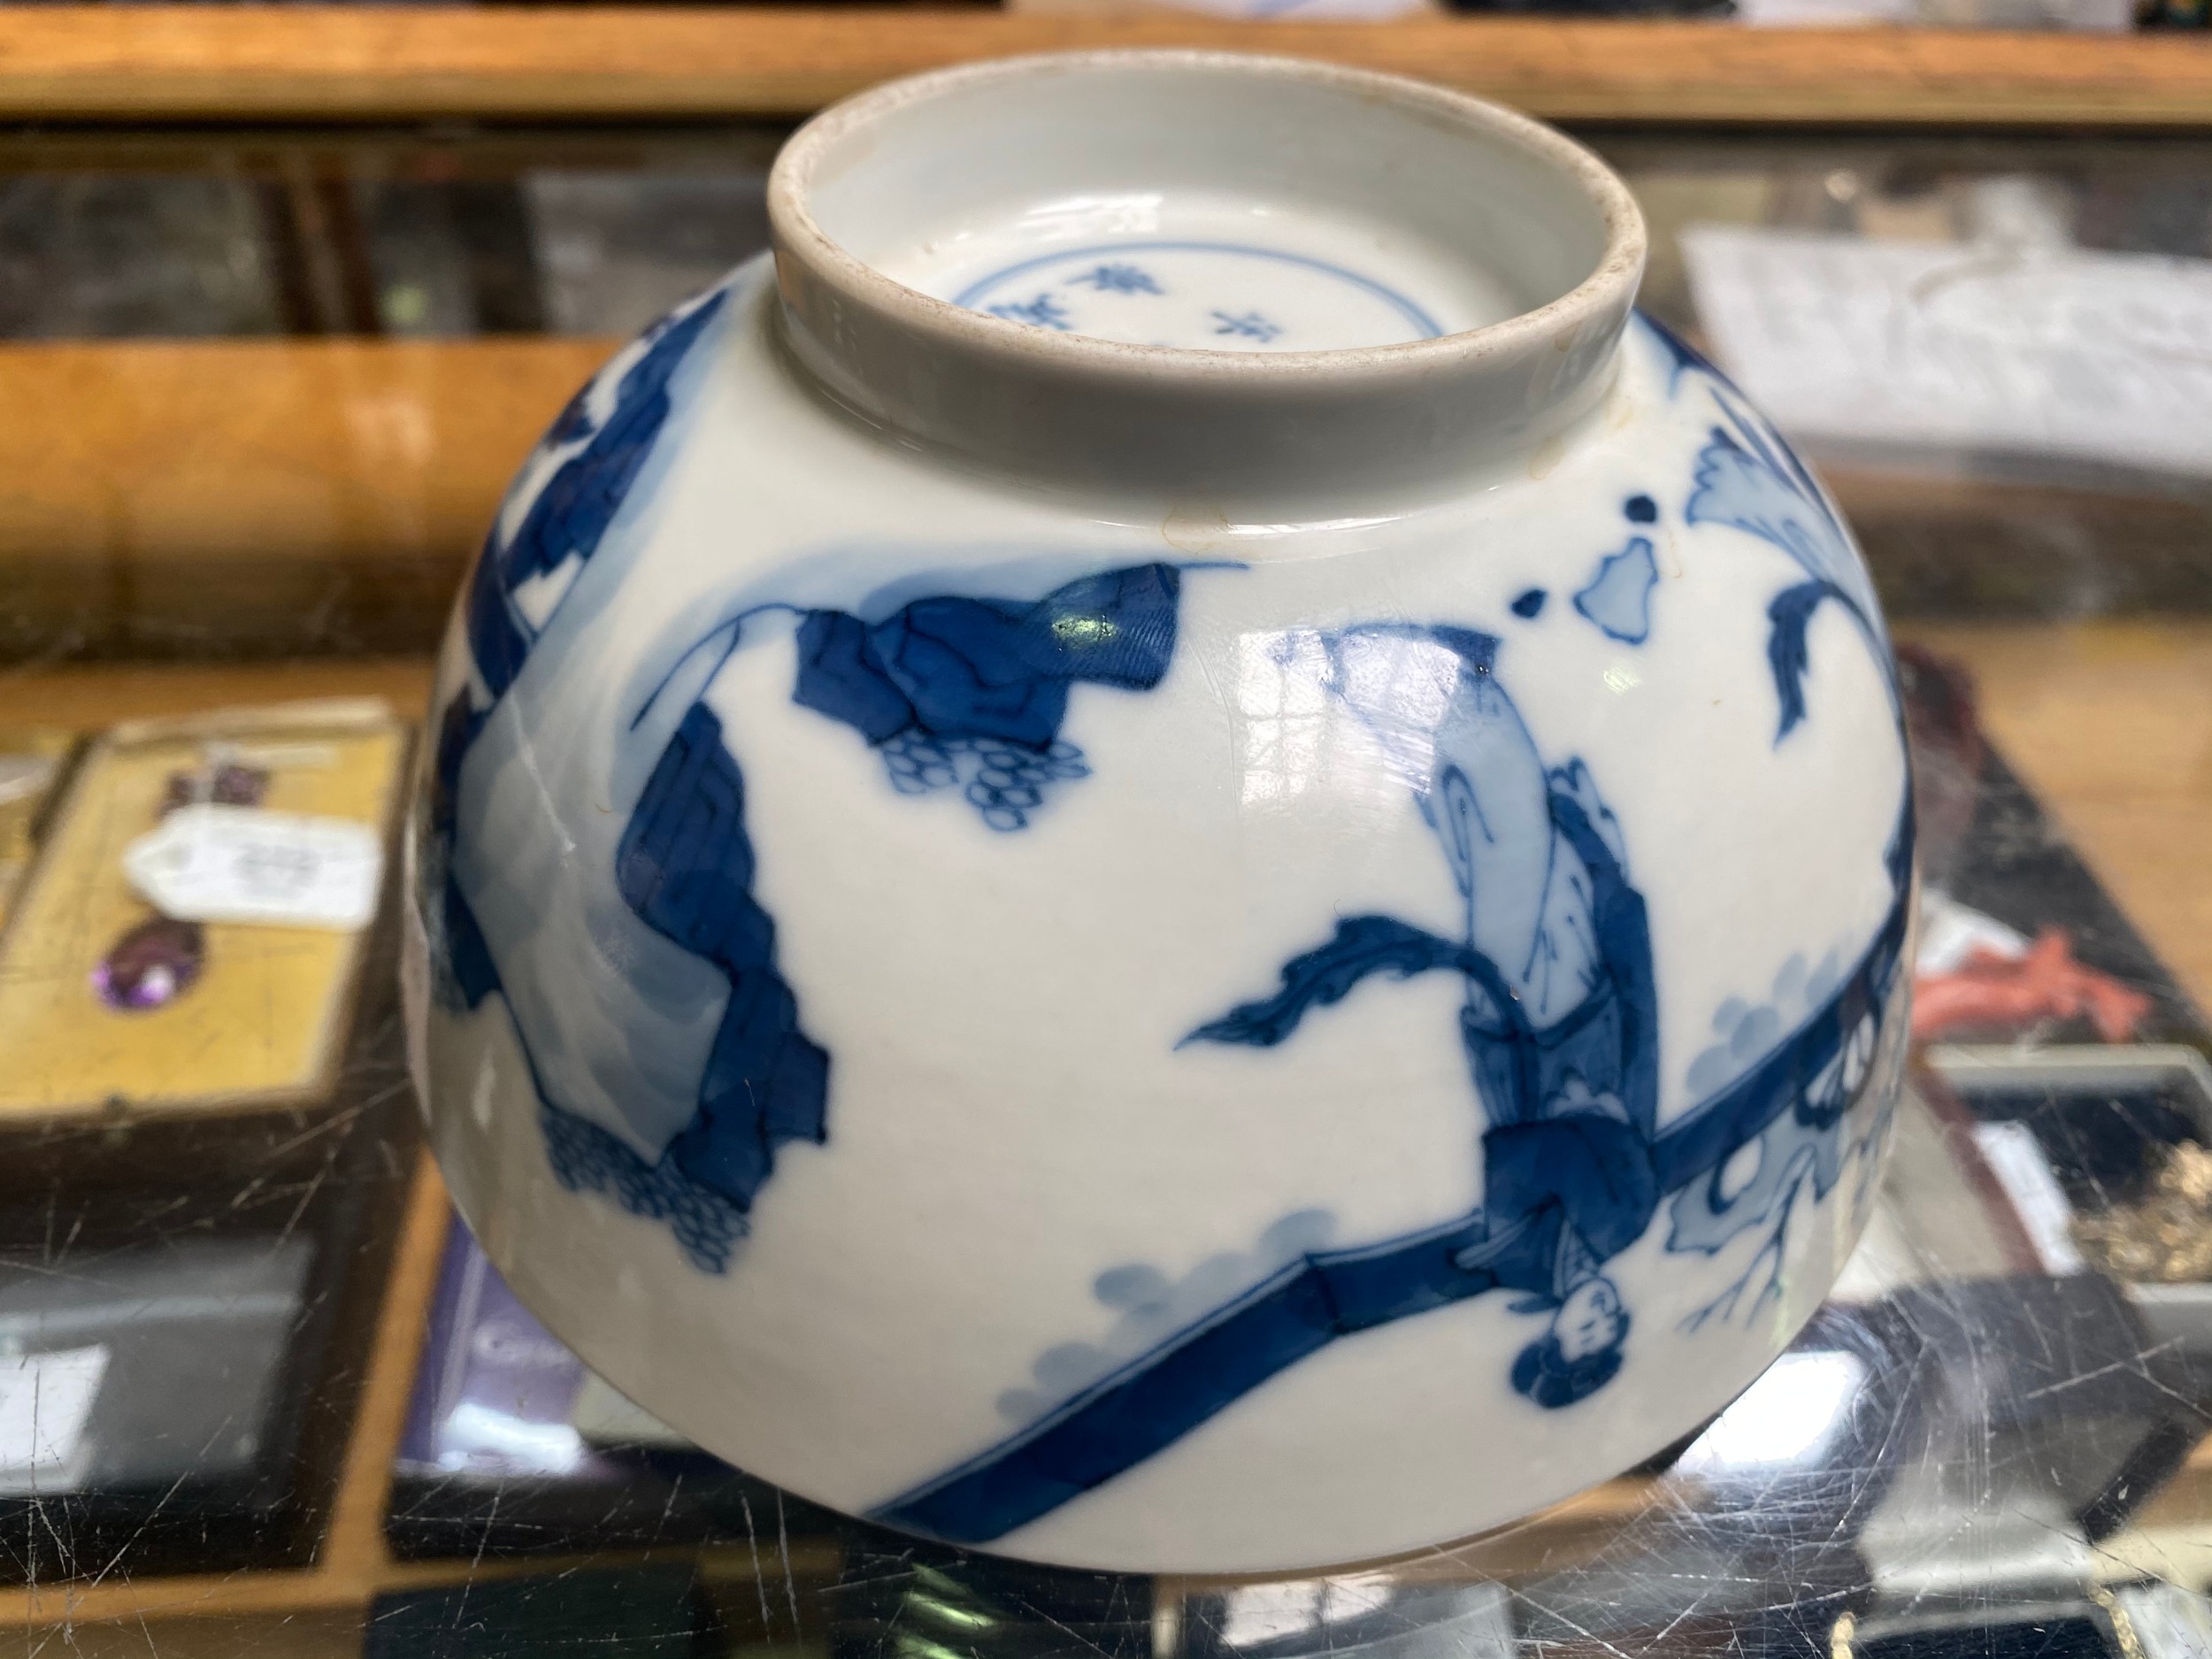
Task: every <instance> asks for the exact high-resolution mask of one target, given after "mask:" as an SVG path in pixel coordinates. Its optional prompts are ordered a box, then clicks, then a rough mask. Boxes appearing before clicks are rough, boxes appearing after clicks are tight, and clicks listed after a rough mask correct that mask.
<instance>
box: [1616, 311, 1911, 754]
mask: <svg viewBox="0 0 2212 1659" xmlns="http://www.w3.org/2000/svg"><path fill="white" fill-rule="evenodd" d="M1642 321H1643V324H1644V326H1645V327H1647V329H1649V330H1650V332H1651V334H1652V337H1653V339H1654V340H1655V341H1656V342H1658V343H1659V345H1660V346H1661V347H1662V348H1663V349H1664V350H1665V351H1666V353H1667V355H1668V357H1669V359H1670V361H1671V375H1670V386H1671V388H1675V389H1678V388H1679V387H1680V384H1681V380H1682V376H1683V374H1684V373H1686V372H1687V373H1693V374H1694V375H1695V376H1696V377H1697V379H1698V381H1699V383H1700V384H1701V386H1703V388H1705V389H1706V391H1707V392H1708V393H1709V396H1711V398H1712V400H1713V405H1714V408H1715V410H1716V411H1717V414H1718V416H1719V419H1717V421H1716V422H1715V424H1714V426H1713V427H1712V429H1711V432H1710V435H1709V439H1708V441H1707V442H1706V444H1705V447H1704V448H1703V449H1701V450H1700V451H1699V453H1698V457H1697V465H1696V467H1695V469H1694V476H1693V478H1692V480H1691V484H1692V488H1691V493H1690V497H1689V501H1688V503H1687V504H1686V506H1685V508H1684V509H1683V513H1682V516H1683V518H1684V519H1685V520H1686V521H1687V522H1688V523H1691V524H1724V525H1730V526H1734V527H1735V528H1736V529H1739V530H1742V531H1746V532H1747V533H1749V534H1752V535H1755V536H1757V537H1758V538H1760V540H1762V541H1766V542H1768V543H1769V544H1770V545H1771V546H1773V547H1776V548H1778V549H1781V550H1782V551H1783V552H1784V553H1786V554H1787V555H1788V556H1789V557H1791V558H1792V559H1793V560H1794V561H1796V563H1797V565H1799V567H1800V568H1801V570H1802V571H1803V572H1804V573H1805V576H1806V579H1807V580H1804V581H1802V582H1801V583H1798V584H1796V585H1794V586H1793V587H1791V588H1787V589H1786V590H1784V591H1783V592H1782V593H1780V594H1779V595H1776V597H1775V599H1774V600H1773V602H1772V603H1771V604H1770V607H1769V609H1768V612H1767V615H1768V619H1769V622H1770V631H1769V634H1768V638H1767V663H1768V668H1769V671H1770V673H1771V674H1772V676H1773V680H1774V690H1775V699H1776V702H1777V703H1778V708H1779V717H1778V723H1777V728H1776V731H1775V741H1777V742H1779V741H1782V740H1783V739H1784V738H1786V737H1787V736H1788V735H1789V734H1790V733H1791V732H1792V731H1793V730H1794V729H1795V728H1796V726H1798V725H1799V723H1800V722H1801V721H1802V720H1803V719H1804V718H1805V716H1806V712H1807V710H1806V706H1805V673H1806V669H1807V666H1808V660H1809V659H1808V657H1807V652H1806V645H1805V634H1806V630H1807V628H1808V627H1809V626H1810V624H1811V621H1812V618H1813V616H1814V614H1815V613H1816V611H1818V610H1819V609H1820V607H1821V605H1822V604H1823V603H1826V602H1827V601H1829V600H1833V601H1834V602H1835V603H1837V604H1838V605H1839V606H1841V607H1842V609H1843V610H1844V611H1845V612H1846V613H1847V615H1848V616H1849V617H1850V618H1851V619H1852V621H1853V622H1854V623H1855V624H1856V625H1857V626H1858V629H1859V632H1860V633H1861V634H1863V635H1864V636H1865V638H1866V641H1867V643H1868V645H1869V647H1870V649H1872V650H1873V652H1874V655H1875V657H1876V658H1877V660H1878V661H1879V662H1880V663H1881V664H1883V669H1884V675H1885V678H1889V677H1890V676H1889V669H1888V664H1889V640H1888V638H1887V636H1886V634H1884V633H1883V631H1882V627H1881V625H1880V623H1879V622H1878V620H1877V619H1876V618H1877V617H1878V606H1877V604H1876V603H1875V598H1874V591H1873V588H1872V585H1871V584H1870V581H1869V580H1868V579H1867V574H1866V571H1865V567H1864V566H1863V565H1862V564H1861V563H1860V561H1859V559H1858V557H1857V555H1856V554H1855V552H1854V551H1853V550H1852V547H1851V538H1850V536H1849V534H1847V532H1846V531H1845V529H1844V527H1843V521H1842V520H1841V519H1840V518H1838V517H1837V516H1836V511H1835V509H1834V508H1833V507H1832V506H1831V505H1830V504H1829V502H1828V497H1827V495H1825V493H1824V492H1823V490H1822V489H1821V488H1820V486H1819V484H1818V483H1816V481H1815V480H1814V478H1813V475H1812V473H1811V472H1809V471H1808V470H1807V469H1806V466H1805V464H1804V462H1802V461H1801V460H1800V459H1799V458H1798V457H1797V454H1796V452H1795V451H1794V450H1793V449H1791V448H1790V447H1789V445H1788V444H1786V443H1785V442H1783V441H1782V439H1781V437H1780V436H1779V435H1778V434H1777V433H1776V432H1775V431H1774V429H1773V428H1772V427H1771V426H1768V425H1767V423H1766V422H1765V421H1764V420H1763V419H1761V418H1760V417H1759V416H1757V415H1756V414H1755V413H1754V412H1753V411H1752V410H1751V408H1750V405H1749V404H1748V403H1746V402H1745V401H1744V398H1743V395H1742V394H1741V393H1740V392H1739V391H1738V390H1737V389H1736V388H1735V387H1734V386H1733V385H1732V384H1731V383H1730V381H1729V380H1728V377H1727V376H1726V375H1724V374H1723V373H1721V372H1720V371H1719V370H1718V369H1717V368H1715V367H1714V366H1713V365H1712V364H1710V363H1709V362H1708V361H1706V359H1705V358H1704V357H1701V355H1699V353H1698V352H1697V351H1695V350H1694V349H1692V348H1691V347H1690V346H1688V345H1687V344H1686V343H1684V342H1683V341H1682V340H1681V339H1680V338H1679V337H1678V336H1677V335H1675V334H1672V333H1671V332H1670V331H1669V330H1667V329H1666V328H1664V327H1663V326H1661V325H1659V324H1658V323H1655V322H1654V321H1652V319H1650V318H1648V317H1644V318H1642ZM1891 695H1892V698H1893V699H1894V696H1895V688H1894V686H1892V688H1891Z"/></svg>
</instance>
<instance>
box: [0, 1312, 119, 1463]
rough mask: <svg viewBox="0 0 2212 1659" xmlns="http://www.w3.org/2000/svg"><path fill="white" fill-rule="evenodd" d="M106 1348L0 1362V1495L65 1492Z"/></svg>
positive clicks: (97, 1391) (81, 1445)
mask: <svg viewBox="0 0 2212 1659" xmlns="http://www.w3.org/2000/svg"><path fill="white" fill-rule="evenodd" d="M107 1369H108V1351H107V1349H106V1348H99V1347H94V1348H65V1349H62V1350H60V1351H58V1352H56V1353H51V1354H19V1355H16V1356H12V1357H11V1358H4V1359H0V1491H5V1492H22V1491H28V1490H42V1491H49V1492H54V1491H66V1490H69V1489H71V1488H73V1486H75V1485H76V1484H77V1482H76V1479H74V1476H75V1475H76V1474H77V1473H78V1472H79V1471H78V1463H79V1453H80V1452H81V1451H83V1450H88V1449H89V1448H86V1447H85V1445H84V1431H85V1425H86V1424H87V1423H88V1422H89V1421H90V1420H91V1417H92V1406H93V1402H95V1401H96V1400H97V1399H98V1398H99V1395H100V1379H102V1378H103V1377H104V1376H106V1375H107Z"/></svg>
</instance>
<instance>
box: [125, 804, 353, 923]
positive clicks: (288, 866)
mask: <svg viewBox="0 0 2212 1659" xmlns="http://www.w3.org/2000/svg"><path fill="white" fill-rule="evenodd" d="M383 872H384V849H383V845H382V843H381V841H380V840H379V838H378V836H377V833H376V832H375V831H374V830H373V829H371V828H370V827H369V826H367V825H365V824H357V823H354V822H353V821H351V820H350V819H347V818H308V817H305V816H303V815H301V814H299V813H295V812H265V811H263V810H261V809H260V808H258V807H244V806H223V805H220V804H218V803H213V802H204V803H200V804H199V805H196V806H187V807H180V808H178V809H177V810H175V811H173V812H172V813H170V814H169V815H168V817H166V818H164V819H162V821H161V826H160V827H159V828H157V829H156V830H154V831H152V832H151V833H148V834H145V835H142V836H140V837H139V838H138V839H137V840H136V841H133V842H132V843H131V844H130V845H129V846H128V847H127V848H126V849H124V852H123V873H124V874H125V875H126V876H127V877H128V878H129V879H130V883H131V886H132V887H134V888H136V889H137V891H138V895H139V896H140V897H141V898H142V899H144V900H145V901H146V902H148V903H149V904H150V905H152V906H153V907H154V908H155V909H156V910H159V911H161V913H162V914H163V915H165V916H169V917H173V918H176V919H177V920H178V921H180V922H258V923H262V924H265V925H266V926H276V927H328V928H336V929H342V930H351V929H354V928H358V927H365V926H368V923H369V919H370V918H371V917H373V915H374V914H375V913H376V897H377V892H378V888H379V886H380V882H381V879H382V877H383Z"/></svg>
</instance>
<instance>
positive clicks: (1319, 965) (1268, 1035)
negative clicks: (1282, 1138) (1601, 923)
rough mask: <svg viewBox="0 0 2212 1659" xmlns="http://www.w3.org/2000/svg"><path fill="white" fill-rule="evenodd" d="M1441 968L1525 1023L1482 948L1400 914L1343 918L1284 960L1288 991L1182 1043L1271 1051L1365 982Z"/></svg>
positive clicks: (1247, 1005) (1236, 1011) (1232, 1013)
mask: <svg viewBox="0 0 2212 1659" xmlns="http://www.w3.org/2000/svg"><path fill="white" fill-rule="evenodd" d="M1436 968H1449V969H1452V970H1453V971H1454V972H1459V973H1464V974H1466V975H1468V976H1469V977H1470V978H1471V979H1475V980H1476V981H1477V982H1478V983H1479V984H1480V985H1481V986H1482V987H1483V988H1484V990H1485V991H1486V992H1488V993H1489V994H1490V996H1491V999H1492V1001H1493V1002H1494V1003H1496V1005H1497V1006H1498V1008H1499V1009H1500V1010H1503V1012H1504V1015H1505V1018H1507V1020H1508V1021H1509V1022H1518V1023H1525V1022H1522V1020H1521V1014H1520V1010H1519V1004H1518V1002H1517V1001H1516V1000H1515V998H1514V996H1513V994H1512V992H1511V990H1510V989H1509V987H1507V985H1506V982H1505V976H1504V975H1502V973H1500V972H1498V970H1497V968H1496V966H1495V965H1494V964H1492V962H1491V961H1490V959H1489V958H1488V957H1487V956H1484V955H1482V953H1481V952H1479V951H1478V950H1475V949H1471V947H1469V946H1467V945H1463V944H1460V943H1458V942H1457V941H1454V940H1449V939H1444V938H1440V937H1439V936H1438V935H1437V934H1434V933H1429V932H1427V931H1426V930H1425V929H1423V928H1418V927H1416V926H1413V925H1412V924H1411V923H1409V922H1402V921H1399V920H1398V919H1397V918H1395V917H1391V916H1354V917H1348V918H1344V919H1342V920H1340V921H1339V922H1338V923H1337V925H1336V933H1335V936H1334V937H1333V938H1332V939H1331V940H1330V941H1329V942H1328V943H1327V944H1325V945H1322V946H1320V947H1319V948H1318V949H1313V950H1309V951H1308V952H1306V953H1305V955H1303V956H1294V957H1292V958H1291V959H1290V961H1288V962H1287V963H1286V964H1283V988H1282V989H1281V990H1280V991H1279V992H1277V993H1276V994H1275V995H1273V996H1270V997H1265V998H1263V999H1262V1000H1260V1001H1258V1002H1244V1003H1240V1004H1239V1005H1238V1006H1237V1007H1235V1008H1233V1009H1231V1010H1229V1011H1228V1012H1227V1013H1226V1014H1225V1015H1223V1016H1222V1017H1221V1018H1219V1019H1217V1020H1213V1021H1210V1023H1208V1024H1206V1025H1201V1026H1200V1027H1199V1028H1198V1029H1197V1030H1196V1031H1194V1032H1192V1033H1191V1034H1190V1035H1189V1036H1187V1037H1186V1038H1184V1039H1183V1041H1184V1042H1185V1043H1191V1042H1232V1043H1248V1044H1250V1045H1252V1046H1253V1047H1255V1048H1273V1047H1274V1046H1275V1045H1276V1044H1277V1043H1279V1042H1280V1041H1283V1039H1285V1038H1286V1037H1287V1036H1289V1035H1290V1033H1292V1032H1294V1031H1295V1030H1297V1029H1298V1023H1299V1021H1301V1020H1302V1019H1303V1018H1305V1017H1306V1014H1307V1012H1308V1011H1309V1010H1312V1009H1315V1008H1325V1007H1327V1006H1329V1005H1330V1004H1331V1003H1333V1002H1341V1001H1343V1000H1344V998H1345V997H1346V996H1347V995H1349V994H1350V993H1351V991H1352V989H1353V987H1356V985H1358V984H1359V983H1360V981H1361V980H1363V979H1368V978H1370V977H1371V976H1372V975H1374V974H1378V973H1392V974H1395V975H1396V976H1397V977H1398V978H1399V979H1410V978H1412V977H1413V976H1414V975H1415V974H1417V973H1425V972H1429V971H1431V970H1432V969H1436ZM1177 1046H1178V1047H1180V1046H1181V1044H1178V1045H1177Z"/></svg>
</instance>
